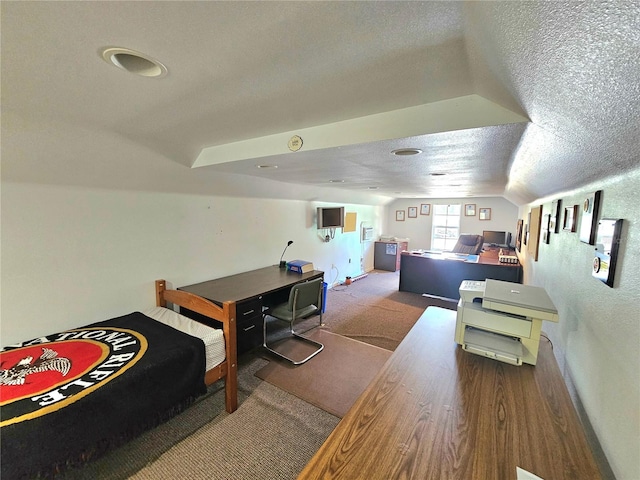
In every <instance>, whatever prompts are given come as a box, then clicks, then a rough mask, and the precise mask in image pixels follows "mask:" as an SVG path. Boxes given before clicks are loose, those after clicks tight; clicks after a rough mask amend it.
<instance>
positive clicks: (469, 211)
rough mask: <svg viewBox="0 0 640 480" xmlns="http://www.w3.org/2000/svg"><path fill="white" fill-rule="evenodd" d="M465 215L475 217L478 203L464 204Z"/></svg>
mask: <svg viewBox="0 0 640 480" xmlns="http://www.w3.org/2000/svg"><path fill="white" fill-rule="evenodd" d="M464 215H465V217H475V216H476V204H475V203H467V204H466V205H465V206H464Z"/></svg>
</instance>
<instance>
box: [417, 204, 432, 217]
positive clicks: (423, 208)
mask: <svg viewBox="0 0 640 480" xmlns="http://www.w3.org/2000/svg"><path fill="white" fill-rule="evenodd" d="M430 214H431V204H430V203H423V204H422V205H420V215H430Z"/></svg>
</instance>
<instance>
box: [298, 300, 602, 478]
mask: <svg viewBox="0 0 640 480" xmlns="http://www.w3.org/2000/svg"><path fill="white" fill-rule="evenodd" d="M455 315H456V312H454V311H451V310H445V309H442V308H438V307H429V308H427V310H426V311H425V313H424V314H423V315H422V316H421V317H420V319H419V320H418V321H417V322H416V324H415V326H414V327H413V329H412V330H411V331H410V332H409V334H407V336H406V337H405V339H404V340H403V341H402V343H401V344H400V345H399V346H398V348H397V349H396V351H395V352H394V353H393V355H392V356H391V358H390V359H389V361H388V362H387V363H386V364H385V366H384V367H383V368H382V370H381V371H380V372H379V374H378V375H377V376H376V377H375V379H374V380H373V381H372V382H371V384H370V385H369V386H368V387H367V389H366V390H365V392H364V393H363V394H362V396H360V398H359V399H358V400H357V401H356V403H355V404H354V405H353V407H352V408H351V409H350V410H349V412H348V413H347V415H346V416H345V417H344V418H343V419H342V420H341V421H340V423H339V424H338V426H337V427H336V428H335V430H334V431H333V432H332V433H331V435H330V436H329V438H328V439H327V441H326V442H325V443H324V444H323V446H322V447H321V448H320V450H319V451H318V452H317V453H316V455H315V456H314V457H313V458H312V459H311V461H310V462H309V464H308V465H307V466H306V467H305V469H304V470H303V471H302V473H301V474H300V476H299V477H298V478H299V479H323V480H326V479H345V480H353V479H360V478H362V479H367V480H375V479H380V480H391V479H420V480H425V479H434V480H435V479H438V480H441V479H442V480H453V479H461V480H462V479H464V480H474V479H477V480H488V479H491V480H499V479H505V480H515V478H516V467H520V468H523V469H525V470H527V471H529V472H531V473H534V474H535V475H538V476H539V477H541V478H543V479H544V480H557V479H585V480H586V479H588V480H592V479H598V478H601V476H600V473H599V470H598V467H597V465H596V463H595V460H594V458H593V455H592V453H591V450H590V448H589V446H588V443H587V440H586V437H585V434H584V430H583V428H582V425H581V424H580V422H579V420H578V417H577V414H576V412H575V409H574V407H573V404H572V402H571V398H570V397H569V393H568V391H567V388H566V386H565V384H564V381H563V379H562V376H561V374H560V371H559V369H558V366H557V363H556V361H555V358H554V356H553V353H552V351H551V347H550V345H549V342H547V341H546V340H544V339H543V340H542V341H541V344H540V352H539V355H538V363H537V365H536V366H535V367H534V366H532V365H522V366H519V367H518V366H512V365H508V364H506V363H501V362H498V361H495V360H491V359H488V358H484V357H481V356H478V355H473V354H470V353H467V352H464V351H463V350H462V349H461V348H460V347H459V346H458V345H457V344H456V343H455V342H454V330H455Z"/></svg>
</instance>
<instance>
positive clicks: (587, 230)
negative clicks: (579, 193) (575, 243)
mask: <svg viewBox="0 0 640 480" xmlns="http://www.w3.org/2000/svg"><path fill="white" fill-rule="evenodd" d="M601 195H602V190H598V191H597V192H593V193H590V194H589V195H587V198H585V200H584V202H582V216H581V218H580V241H581V242H583V243H588V244H589V245H595V243H596V230H597V229H598V211H599V210H600V196H601Z"/></svg>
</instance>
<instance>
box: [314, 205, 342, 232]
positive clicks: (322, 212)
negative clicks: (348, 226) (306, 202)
mask: <svg viewBox="0 0 640 480" xmlns="http://www.w3.org/2000/svg"><path fill="white" fill-rule="evenodd" d="M343 227H344V207H318V229H320V228H343Z"/></svg>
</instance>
